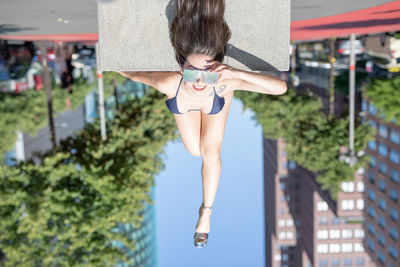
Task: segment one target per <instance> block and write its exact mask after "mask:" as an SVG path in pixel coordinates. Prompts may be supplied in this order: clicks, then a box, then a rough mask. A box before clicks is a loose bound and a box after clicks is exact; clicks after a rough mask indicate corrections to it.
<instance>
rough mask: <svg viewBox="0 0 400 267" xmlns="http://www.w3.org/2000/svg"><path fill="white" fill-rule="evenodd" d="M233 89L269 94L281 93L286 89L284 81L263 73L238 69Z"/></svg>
mask: <svg viewBox="0 0 400 267" xmlns="http://www.w3.org/2000/svg"><path fill="white" fill-rule="evenodd" d="M236 75H237V78H236V79H234V80H233V81H232V82H233V86H234V90H244V91H250V92H257V93H262V94H270V95H282V94H284V93H285V92H286V91H287V86H286V82H284V81H282V80H280V79H278V78H276V77H274V76H271V75H268V74H264V73H256V72H248V71H243V70H238V73H237V74H236Z"/></svg>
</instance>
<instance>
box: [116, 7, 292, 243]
mask: <svg viewBox="0 0 400 267" xmlns="http://www.w3.org/2000/svg"><path fill="white" fill-rule="evenodd" d="M224 12H225V3H224V0H178V12H177V15H176V17H175V18H174V20H173V22H172V24H171V42H172V45H173V47H174V50H175V55H176V60H177V61H178V63H179V65H180V66H181V69H180V71H179V72H174V71H171V72H152V71H149V72H147V71H144V72H142V71H140V72H119V73H121V74H122V75H124V76H125V77H128V78H130V79H132V80H134V81H138V82H142V83H145V84H147V85H149V86H151V87H154V88H155V89H156V90H158V91H160V92H161V93H163V94H165V95H166V96H167V98H168V99H167V100H166V104H167V107H168V108H169V109H170V110H171V112H172V113H174V117H175V121H176V125H177V128H178V131H179V134H180V136H181V139H182V142H183V144H184V145H185V147H186V149H187V150H188V151H189V153H190V154H192V155H193V156H201V157H202V161H203V163H202V170H201V174H202V179H203V203H202V205H201V206H200V209H199V220H198V222H197V224H196V228H195V235H194V244H195V246H196V247H204V246H206V244H207V240H208V233H209V231H210V215H211V208H212V205H213V203H214V198H215V195H216V192H217V187H218V182H219V177H220V172H221V157H220V151H221V144H222V140H223V137H224V130H225V124H226V120H227V118H228V113H229V108H230V105H231V102H232V99H233V94H234V91H235V90H244V91H251V92H258V93H262V94H273V95H280V94H283V93H285V92H286V90H287V88H286V83H285V82H283V81H281V80H279V79H277V78H275V77H272V76H269V75H266V74H259V73H253V72H248V71H242V70H238V69H234V68H231V67H229V66H228V65H225V64H222V63H221V62H222V61H223V58H224V56H225V52H226V45H227V43H228V40H229V39H230V37H231V32H230V30H229V27H228V25H227V24H226V22H225V20H224Z"/></svg>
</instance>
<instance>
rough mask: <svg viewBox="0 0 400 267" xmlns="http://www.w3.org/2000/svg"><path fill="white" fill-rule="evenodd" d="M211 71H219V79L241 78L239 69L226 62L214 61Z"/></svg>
mask: <svg viewBox="0 0 400 267" xmlns="http://www.w3.org/2000/svg"><path fill="white" fill-rule="evenodd" d="M210 71H211V72H218V73H219V76H218V79H219V80H225V79H236V78H239V77H238V76H239V71H238V70H237V69H234V68H232V67H230V66H228V65H226V64H222V63H220V62H218V61H214V63H213V65H212V66H211V68H210Z"/></svg>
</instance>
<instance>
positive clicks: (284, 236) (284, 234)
mask: <svg viewBox="0 0 400 267" xmlns="http://www.w3.org/2000/svg"><path fill="white" fill-rule="evenodd" d="M278 238H279V239H286V232H285V231H280V232H279V234H278Z"/></svg>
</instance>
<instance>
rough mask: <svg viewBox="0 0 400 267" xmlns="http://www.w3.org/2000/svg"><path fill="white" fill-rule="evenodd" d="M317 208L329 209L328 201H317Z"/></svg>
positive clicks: (320, 209)
mask: <svg viewBox="0 0 400 267" xmlns="http://www.w3.org/2000/svg"><path fill="white" fill-rule="evenodd" d="M317 210H318V211H327V210H328V203H326V202H325V201H323V200H322V201H318V202H317Z"/></svg>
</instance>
